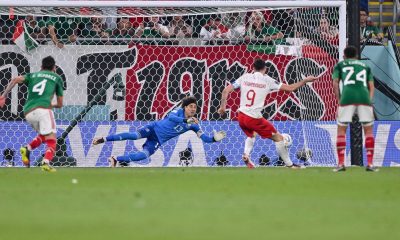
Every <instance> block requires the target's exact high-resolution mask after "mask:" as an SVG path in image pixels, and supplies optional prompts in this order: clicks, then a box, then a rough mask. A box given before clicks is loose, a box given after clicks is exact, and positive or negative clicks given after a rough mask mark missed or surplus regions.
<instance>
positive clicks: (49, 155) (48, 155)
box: [44, 139, 56, 161]
mask: <svg viewBox="0 0 400 240" xmlns="http://www.w3.org/2000/svg"><path fill="white" fill-rule="evenodd" d="M45 142H46V144H47V149H46V152H45V153H44V158H45V159H47V160H49V161H51V160H52V159H53V157H54V153H55V151H56V140H55V139H47V140H45Z"/></svg>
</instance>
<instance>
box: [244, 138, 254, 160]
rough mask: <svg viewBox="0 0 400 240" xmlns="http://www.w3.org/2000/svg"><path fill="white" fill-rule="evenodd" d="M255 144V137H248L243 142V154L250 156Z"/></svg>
mask: <svg viewBox="0 0 400 240" xmlns="http://www.w3.org/2000/svg"><path fill="white" fill-rule="evenodd" d="M255 142H256V138H255V137H252V138H251V137H248V138H246V141H245V142H244V154H246V155H248V156H250V153H251V151H253V147H254V143H255Z"/></svg>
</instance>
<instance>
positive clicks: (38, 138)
mask: <svg viewBox="0 0 400 240" xmlns="http://www.w3.org/2000/svg"><path fill="white" fill-rule="evenodd" d="M44 141H45V139H44V136H43V135H40V134H39V135H37V136H36V137H35V138H34V139H33V140H32V142H31V143H29V144H28V145H29V147H30V148H31V149H30V150H29V151H31V150H33V149H35V148H37V147H39V146H40V144H42V143H43V142H44Z"/></svg>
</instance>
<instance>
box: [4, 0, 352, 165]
mask: <svg viewBox="0 0 400 240" xmlns="http://www.w3.org/2000/svg"><path fill="white" fill-rule="evenodd" d="M177 6H179V7H177ZM0 14H1V24H0V26H1V28H2V31H1V33H0V34H1V35H0V39H1V41H2V44H1V45H0V54H1V57H0V91H3V90H4V89H5V87H6V86H7V84H8V82H9V81H10V79H11V78H12V77H15V76H17V75H24V74H27V73H31V72H35V71H39V70H40V65H41V60H42V58H44V57H46V56H48V55H51V56H52V57H54V58H55V60H56V64H57V71H56V72H57V73H58V74H59V75H60V76H61V77H62V79H63V82H64V86H63V87H64V107H63V108H61V109H55V110H54V111H55V118H56V122H57V131H58V132H57V136H58V148H57V154H56V157H55V159H54V162H53V164H54V165H55V166H83V167H94V166H107V164H108V163H107V158H108V157H109V156H111V155H116V156H118V155H124V154H128V153H130V152H134V151H137V150H141V149H142V145H143V143H144V141H145V140H144V139H142V140H137V141H119V142H107V143H106V144H104V145H99V146H92V145H91V142H92V140H93V138H94V137H99V136H106V135H108V134H115V133H120V132H125V131H131V132H133V131H135V130H136V129H138V128H140V127H142V126H144V125H146V124H148V123H149V122H150V121H154V120H159V119H162V118H164V117H165V116H166V115H167V114H168V113H169V112H170V111H171V110H173V109H174V108H176V107H178V106H179V104H180V101H181V99H182V98H183V97H185V96H189V95H193V96H195V97H196V98H197V99H198V118H199V119H201V123H200V125H201V128H202V129H203V131H204V132H205V133H206V134H209V135H210V134H212V131H213V130H217V131H219V130H224V131H226V132H227V138H226V139H224V140H223V141H222V142H220V143H214V144H207V143H203V142H202V141H201V139H199V138H198V137H197V136H196V134H195V133H194V132H187V133H185V134H183V135H180V136H179V137H178V138H175V139H172V140H170V141H169V142H167V143H165V144H164V145H163V146H162V147H161V148H160V149H159V150H157V152H156V153H155V154H154V155H153V156H151V157H150V158H148V159H146V160H143V161H140V162H131V163H130V164H129V165H130V166H220V165H224V166H242V165H243V163H242V160H241V155H242V153H243V150H244V140H245V138H246V137H245V135H244V133H243V132H242V131H241V129H240V128H239V126H238V123H237V109H238V107H239V94H240V93H239V91H235V92H234V93H232V94H231V95H230V97H229V99H228V112H227V114H226V115H225V116H220V115H219V114H218V113H217V110H218V108H219V106H220V98H221V92H222V90H223V88H224V87H225V86H226V85H227V84H229V83H230V82H232V81H234V80H235V79H237V78H239V77H240V76H241V75H242V74H244V73H245V72H250V71H251V68H252V63H253V61H254V60H255V59H256V58H261V59H263V60H265V61H266V63H267V66H268V71H267V74H268V75H269V76H270V77H272V78H274V79H276V80H277V81H279V82H282V83H287V84H292V83H296V82H298V81H300V80H301V79H302V78H304V77H305V76H308V75H315V76H319V77H320V78H319V80H318V81H317V82H315V83H312V84H309V85H306V86H303V87H302V88H300V89H299V90H297V91H296V92H294V93H290V94H289V93H284V92H281V91H279V92H273V93H271V94H269V95H268V97H267V98H266V100H265V109H264V110H263V115H264V117H265V118H266V119H268V120H270V121H271V122H272V123H273V124H274V125H275V127H276V128H277V129H278V131H279V132H281V133H287V134H289V135H290V136H291V137H292V139H293V144H292V146H291V147H290V148H289V151H290V156H291V159H292V160H293V161H294V162H300V163H302V161H304V160H305V159H306V160H307V161H306V164H309V165H313V166H331V165H334V164H335V163H336V160H335V159H336V154H335V151H334V150H335V147H334V146H335V141H336V140H335V139H336V136H335V131H336V125H335V122H334V120H335V113H336V104H337V103H336V100H335V97H334V93H333V88H332V79H331V72H332V68H333V66H334V65H335V64H336V63H337V62H338V60H339V59H340V57H341V52H342V50H343V49H344V44H345V39H346V36H345V35H346V34H345V32H346V29H345V26H346V24H345V1H181V2H177V1H160V2H155V1H147V2H145V1H135V2H129V1H29V2H28V1H18V0H16V1H2V3H0ZM26 98H27V88H26V86H24V85H20V86H18V87H15V88H14V89H13V91H12V92H11V93H10V94H9V96H8V98H7V100H6V106H5V107H4V108H2V109H1V110H0V118H1V120H2V121H1V122H0V150H1V152H0V155H1V156H2V159H0V161H2V164H1V165H2V166H6V165H10V164H11V165H12V164H14V165H15V166H22V162H21V157H20V154H19V151H18V150H19V148H20V146H23V145H25V144H27V143H28V142H29V141H30V140H31V139H32V138H34V137H35V136H36V133H35V132H34V130H33V129H32V128H31V126H29V125H28V124H27V123H26V122H25V121H24V115H23V111H22V109H23V105H24V103H25V101H26ZM303 149H310V150H311V152H312V157H310V158H309V157H308V156H306V155H305V154H304V153H305V151H302V150H303ZM43 152H44V150H43V148H39V149H38V150H35V151H33V152H32V154H31V158H32V159H33V160H34V161H35V159H36V160H38V159H40V158H41V156H42V154H43ZM251 157H252V159H253V160H254V162H255V163H256V164H258V165H261V166H278V165H281V164H282V163H281V161H280V160H279V158H278V155H277V154H276V152H275V145H274V144H273V143H272V141H270V140H264V139H261V138H260V137H257V141H256V143H255V147H254V150H253V153H252V155H251ZM34 163H35V162H34Z"/></svg>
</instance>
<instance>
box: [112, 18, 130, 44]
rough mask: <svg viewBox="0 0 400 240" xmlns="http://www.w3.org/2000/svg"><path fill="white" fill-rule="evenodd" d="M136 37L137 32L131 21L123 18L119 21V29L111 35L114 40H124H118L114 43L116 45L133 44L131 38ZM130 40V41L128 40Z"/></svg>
mask: <svg viewBox="0 0 400 240" xmlns="http://www.w3.org/2000/svg"><path fill="white" fill-rule="evenodd" d="M134 35H135V30H134V28H133V27H132V23H131V22H130V21H129V18H127V17H122V18H119V19H118V20H117V28H116V29H114V30H113V31H112V33H111V37H112V38H123V39H121V40H117V41H115V42H114V43H116V44H129V43H130V42H131V40H130V39H131V38H132V37H133V36H134ZM127 39H129V40H127Z"/></svg>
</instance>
